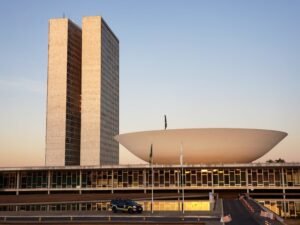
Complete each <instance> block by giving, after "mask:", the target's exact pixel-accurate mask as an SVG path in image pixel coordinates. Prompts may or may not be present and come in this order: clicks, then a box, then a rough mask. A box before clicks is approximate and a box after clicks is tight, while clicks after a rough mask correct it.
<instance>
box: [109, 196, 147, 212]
mask: <svg viewBox="0 0 300 225" xmlns="http://www.w3.org/2000/svg"><path fill="white" fill-rule="evenodd" d="M110 207H111V210H112V211H113V212H114V213H117V212H119V211H120V212H128V213H142V212H143V207H142V206H141V205H140V204H138V203H136V202H135V201H133V200H130V199H114V200H111V201H110Z"/></svg>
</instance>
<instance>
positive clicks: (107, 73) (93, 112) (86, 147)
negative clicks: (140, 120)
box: [80, 16, 119, 165]
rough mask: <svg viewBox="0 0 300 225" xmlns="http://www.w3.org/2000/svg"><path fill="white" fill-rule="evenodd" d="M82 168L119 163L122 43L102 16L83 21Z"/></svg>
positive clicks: (87, 18) (85, 18)
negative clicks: (120, 59) (120, 47)
mask: <svg viewBox="0 0 300 225" xmlns="http://www.w3.org/2000/svg"><path fill="white" fill-rule="evenodd" d="M81 104H82V107H81V108H82V109H81V152H80V165H99V164H101V165H104V164H118V162H119V144H118V143H117V142H116V141H115V140H114V139H113V137H114V136H115V135H117V134H118V133H119V40H118V39H117V37H116V36H115V35H114V33H113V32H112V31H111V30H110V28H109V27H108V25H107V24H106V23H105V21H104V20H103V19H102V17H100V16H94V17H84V18H83V21H82V103H81Z"/></svg>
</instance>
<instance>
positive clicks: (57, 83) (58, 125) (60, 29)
mask: <svg viewBox="0 0 300 225" xmlns="http://www.w3.org/2000/svg"><path fill="white" fill-rule="evenodd" d="M48 35H49V36H48V41H49V43H48V90H47V119H46V120H47V122H46V123H47V125H46V165H47V166H65V165H79V163H80V126H81V124H80V123H81V122H80V121H81V117H80V95H81V29H80V28H79V27H78V26H77V25H75V24H74V23H73V22H72V21H70V20H69V19H66V18H60V19H51V20H49V34H48Z"/></svg>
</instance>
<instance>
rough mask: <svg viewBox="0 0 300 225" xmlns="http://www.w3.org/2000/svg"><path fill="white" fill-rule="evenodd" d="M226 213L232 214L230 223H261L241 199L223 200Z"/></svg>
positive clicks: (251, 224)
mask: <svg viewBox="0 0 300 225" xmlns="http://www.w3.org/2000/svg"><path fill="white" fill-rule="evenodd" d="M223 208H224V215H227V214H230V215H231V218H232V221H231V222H230V223H226V224H229V225H241V224H242V225H259V224H258V223H257V222H256V221H255V220H254V219H253V217H252V216H251V215H250V213H248V211H247V209H246V208H245V207H244V205H243V204H242V203H241V201H239V200H223Z"/></svg>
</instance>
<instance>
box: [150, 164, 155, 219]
mask: <svg viewBox="0 0 300 225" xmlns="http://www.w3.org/2000/svg"><path fill="white" fill-rule="evenodd" d="M151 174H152V179H151V181H152V184H151V213H152V214H153V200H154V197H153V185H154V181H153V178H154V172H153V160H152V159H151Z"/></svg>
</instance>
